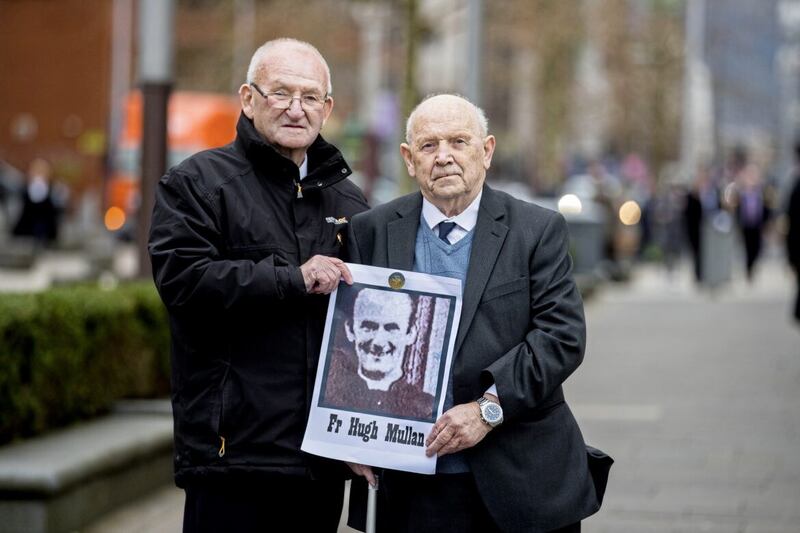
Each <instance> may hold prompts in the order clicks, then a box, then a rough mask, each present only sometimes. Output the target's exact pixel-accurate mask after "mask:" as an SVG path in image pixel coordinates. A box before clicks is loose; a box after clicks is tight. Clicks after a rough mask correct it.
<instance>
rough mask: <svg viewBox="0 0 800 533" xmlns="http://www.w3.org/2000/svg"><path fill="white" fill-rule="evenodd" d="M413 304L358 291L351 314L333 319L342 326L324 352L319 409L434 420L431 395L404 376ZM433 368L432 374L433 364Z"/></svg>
mask: <svg viewBox="0 0 800 533" xmlns="http://www.w3.org/2000/svg"><path fill="white" fill-rule="evenodd" d="M357 289H358V284H354V285H353V286H352V287H344V286H342V287H340V289H339V290H340V291H342V290H344V291H348V290H350V291H353V290H357ZM417 300H418V298H417V297H416V296H412V295H410V294H408V293H406V292H397V291H392V290H383V289H375V288H362V289H361V290H359V291H358V293H357V295H356V296H355V301H354V302H353V307H352V315H350V316H347V318H345V319H344V320H340V321H338V322H340V323H341V322H343V324H342V325H341V327H339V328H336V329H337V330H338V331H339V334H338V335H336V336H335V338H333V339H331V341H332V342H333V343H334V344H333V349H332V350H330V351H329V360H328V363H327V370H326V373H325V376H324V381H323V385H322V387H323V390H322V391H321V395H320V398H321V401H320V405H321V406H323V407H328V408H340V409H347V410H351V411H359V412H364V413H371V414H380V415H385V416H390V417H395V418H408V419H417V420H426V421H431V422H432V421H433V420H434V417H433V415H434V396H433V395H432V394H430V393H428V392H425V390H423V384H422V382H421V380H420V379H413V377H412V376H411V375H409V374H411V368H409V367H410V366H412V365H410V364H408V363H409V362H410V361H409V355H410V352H411V350H412V348H413V345H414V344H415V341H416V340H417V339H418V336H419V330H420V328H418V325H417V322H418V321H417V320H416V318H417V317H416V315H417V313H416V310H417V303H418V302H417ZM348 315H349V313H348ZM335 322H337V321H336V320H335ZM342 329H343V330H344V335H341V331H342ZM436 356H437V357H438V353H437V354H436ZM418 366H419V365H417V367H418ZM436 367H437V373H438V364H437V365H436ZM423 368H424V367H423ZM423 377H424V376H423Z"/></svg>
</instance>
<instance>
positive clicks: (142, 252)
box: [136, 0, 175, 278]
mask: <svg viewBox="0 0 800 533" xmlns="http://www.w3.org/2000/svg"><path fill="white" fill-rule="evenodd" d="M174 19H175V4H174V0H140V2H139V85H140V87H141V90H142V98H143V100H144V106H143V108H144V111H143V117H142V119H143V120H142V171H141V182H140V189H139V190H140V195H141V202H140V203H139V216H138V225H137V233H136V241H137V244H138V247H139V277H142V278H145V277H150V275H151V266H150V257H149V255H148V253H147V238H148V233H149V231H150V217H151V215H152V212H153V204H154V201H155V184H156V183H157V181H158V179H159V178H160V177H161V175H162V174H163V173H164V172H165V171H166V168H167V103H168V101H169V93H170V90H171V88H172V77H173V31H174Z"/></svg>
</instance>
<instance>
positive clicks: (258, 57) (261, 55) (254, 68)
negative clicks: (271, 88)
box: [247, 37, 333, 95]
mask: <svg viewBox="0 0 800 533" xmlns="http://www.w3.org/2000/svg"><path fill="white" fill-rule="evenodd" d="M285 44H291V45H294V46H297V47H299V48H305V49H306V50H308V51H309V52H312V53H313V54H314V55H316V56H317V58H318V59H319V60H320V63H322V66H323V67H325V76H326V77H327V78H328V95H332V94H333V84H332V83H331V69H330V67H328V62H327V61H325V58H324V57H322V54H321V53H320V52H319V50H317V48H316V47H315V46H314V45H313V44H311V43H307V42H305V41H300V40H297V39H292V38H289V37H281V38H279V39H273V40H271V41H267V42H265V43H264V44H262V45H261V46H259V47H258V49H257V50H256V51H255V52H254V53H253V57H251V58H250V66H249V67H247V83H253V82H255V81H256V73H257V72H258V70H259V69H260V68H261V65H262V63H263V62H264V59H266V57H267V54H268V53H269V52H270V51H271V50H272V49H273V48H275V47H276V46H280V45H285Z"/></svg>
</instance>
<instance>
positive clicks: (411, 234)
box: [386, 193, 422, 270]
mask: <svg viewBox="0 0 800 533" xmlns="http://www.w3.org/2000/svg"><path fill="white" fill-rule="evenodd" d="M408 200H409V201H408V202H405V203H403V204H401V205H400V206H398V208H397V214H398V216H399V218H396V219H395V220H392V221H391V222H389V223H388V224H387V226H386V234H387V238H388V241H389V242H388V261H389V264H388V265H386V266H387V267H389V268H397V269H400V270H411V269H412V268H413V267H414V247H415V246H416V241H417V228H418V227H419V216H420V211H421V210H422V194H420V193H417V194H414V195H411V196H410V197H408Z"/></svg>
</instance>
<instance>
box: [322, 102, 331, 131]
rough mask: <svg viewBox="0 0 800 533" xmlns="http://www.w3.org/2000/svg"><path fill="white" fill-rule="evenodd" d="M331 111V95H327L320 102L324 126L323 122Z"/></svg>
mask: <svg viewBox="0 0 800 533" xmlns="http://www.w3.org/2000/svg"><path fill="white" fill-rule="evenodd" d="M332 111H333V96H329V97H328V99H327V100H325V103H324V104H322V125H323V126H324V125H325V123H326V122H327V121H328V117H329V116H331V112H332Z"/></svg>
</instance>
